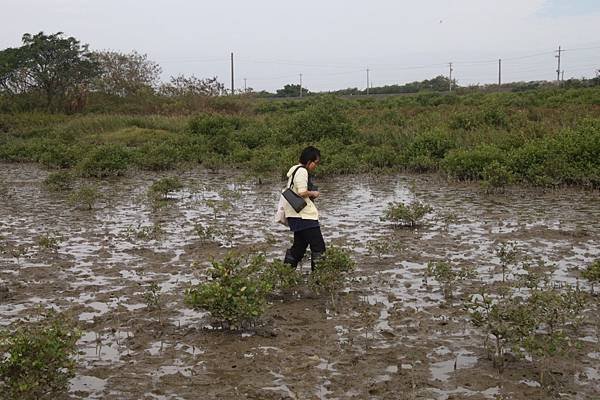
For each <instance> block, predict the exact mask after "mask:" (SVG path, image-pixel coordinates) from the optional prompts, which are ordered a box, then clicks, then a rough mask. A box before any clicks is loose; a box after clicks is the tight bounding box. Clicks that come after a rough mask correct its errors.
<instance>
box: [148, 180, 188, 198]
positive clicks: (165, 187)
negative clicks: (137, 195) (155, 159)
mask: <svg viewBox="0 0 600 400" xmlns="http://www.w3.org/2000/svg"><path fill="white" fill-rule="evenodd" d="M182 188H183V183H181V181H180V180H179V178H177V177H176V176H175V177H166V178H161V179H159V180H157V181H156V182H154V183H153V184H152V185H150V188H149V189H148V197H149V198H150V200H152V201H153V202H162V201H166V200H169V199H170V197H169V195H170V194H172V193H173V192H176V191H178V190H181V189H182Z"/></svg>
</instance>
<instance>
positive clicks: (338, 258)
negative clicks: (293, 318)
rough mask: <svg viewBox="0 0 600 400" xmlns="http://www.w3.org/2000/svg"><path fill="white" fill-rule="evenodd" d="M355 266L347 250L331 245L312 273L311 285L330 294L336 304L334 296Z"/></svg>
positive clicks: (315, 289) (313, 288) (319, 291)
mask: <svg viewBox="0 0 600 400" xmlns="http://www.w3.org/2000/svg"><path fill="white" fill-rule="evenodd" d="M355 266H356V264H355V262H354V261H353V260H352V258H350V254H349V253H348V252H347V251H346V250H344V249H342V248H340V247H336V246H331V247H330V248H328V249H327V251H326V252H325V255H324V256H323V258H322V259H321V260H319V262H318V263H317V264H316V266H315V269H314V271H313V272H312V273H311V274H310V278H309V281H308V284H309V287H310V288H311V289H312V290H313V291H314V292H316V293H326V294H328V295H329V296H330V297H331V303H332V304H333V305H335V298H334V296H335V294H336V293H337V292H338V291H339V289H340V288H341V287H342V286H343V284H344V281H345V279H346V276H345V274H346V273H348V272H350V271H352V270H353V269H354V267H355Z"/></svg>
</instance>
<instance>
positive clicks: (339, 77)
mask: <svg viewBox="0 0 600 400" xmlns="http://www.w3.org/2000/svg"><path fill="white" fill-rule="evenodd" d="M0 10H1V14H2V23H1V24H0V48H6V47H16V46H19V45H20V43H21V37H22V35H23V34H24V33H26V32H29V33H37V32H40V31H44V32H45V33H55V32H58V31H61V32H65V34H66V35H69V36H74V37H75V38H77V39H79V40H80V41H81V42H82V43H87V44H89V45H90V48H91V49H94V50H117V51H121V52H130V51H132V50H136V51H138V52H140V53H145V54H147V55H148V57H149V58H150V59H152V60H154V61H156V62H158V63H159V64H160V65H161V67H162V69H163V79H164V80H168V78H169V76H172V75H178V74H186V75H189V74H194V75H196V76H198V77H201V78H204V77H211V76H218V78H219V80H220V81H221V82H223V83H225V84H226V86H227V87H230V85H231V84H230V79H231V78H230V69H229V68H230V53H231V52H233V53H234V58H235V85H236V88H243V86H244V78H246V79H247V81H246V82H247V85H248V87H252V88H254V89H255V90H269V91H274V90H275V89H277V88H281V87H283V85H284V84H286V83H298V81H299V79H300V78H299V74H302V75H303V77H302V80H303V85H304V86H305V87H307V88H308V89H309V90H314V91H323V90H335V89H341V88H347V87H358V88H361V89H364V87H365V86H366V69H367V68H368V69H369V70H370V73H369V75H370V78H371V81H372V85H373V86H381V85H385V84H396V83H397V84H403V83H407V82H411V81H415V80H423V79H428V78H432V77H434V76H436V75H441V74H443V75H447V74H448V63H449V62H452V63H453V69H454V72H453V75H454V77H455V78H456V79H457V80H458V83H459V84H461V85H466V84H474V83H493V82H497V80H498V59H499V58H502V59H503V62H502V79H503V81H505V82H507V81H517V80H526V81H529V80H541V79H548V80H551V79H556V69H557V65H556V58H555V54H556V53H555V50H556V49H557V48H558V46H559V45H561V46H562V48H563V49H566V51H565V52H564V53H563V54H562V65H561V70H564V71H565V72H564V76H565V79H567V78H569V77H582V76H585V77H593V76H594V71H595V70H597V69H600V0H445V1H443V0H420V1H416V0H414V1H403V0H396V1H393V0H370V1H357V0H318V1H317V0H304V1H301V2H292V1H287V0H253V1H249V0H246V1H241V0H239V1H232V0H219V1H192V0H169V1H166V0H144V1H141V0H135V1H134V0H0Z"/></svg>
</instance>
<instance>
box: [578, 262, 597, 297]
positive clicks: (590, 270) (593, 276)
mask: <svg viewBox="0 0 600 400" xmlns="http://www.w3.org/2000/svg"><path fill="white" fill-rule="evenodd" d="M581 276H582V277H584V278H585V279H587V280H588V282H589V283H590V285H591V286H592V294H593V293H594V284H595V283H600V260H596V261H594V262H593V263H591V264H590V265H588V266H587V267H586V268H585V269H584V270H583V271H582V272H581Z"/></svg>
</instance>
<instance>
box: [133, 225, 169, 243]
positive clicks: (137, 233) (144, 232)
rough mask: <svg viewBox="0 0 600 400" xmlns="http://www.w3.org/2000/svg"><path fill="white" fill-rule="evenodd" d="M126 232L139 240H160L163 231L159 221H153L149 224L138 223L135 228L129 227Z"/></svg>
mask: <svg viewBox="0 0 600 400" xmlns="http://www.w3.org/2000/svg"><path fill="white" fill-rule="evenodd" d="M127 234H128V235H130V236H133V237H135V238H136V239H139V240H161V239H162V238H163V236H164V235H165V231H164V229H163V228H162V226H161V225H160V223H159V222H155V223H154V224H152V225H151V226H140V225H138V227H137V228H136V229H134V228H132V227H129V228H128V229H127Z"/></svg>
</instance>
